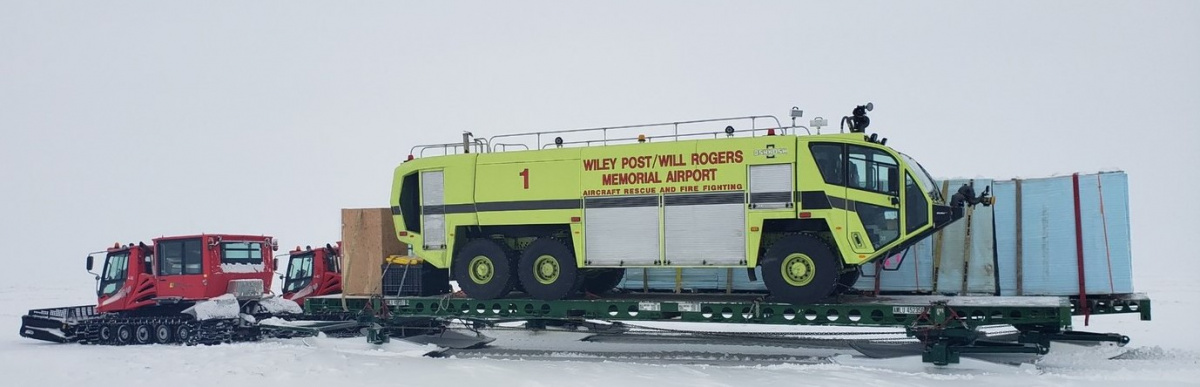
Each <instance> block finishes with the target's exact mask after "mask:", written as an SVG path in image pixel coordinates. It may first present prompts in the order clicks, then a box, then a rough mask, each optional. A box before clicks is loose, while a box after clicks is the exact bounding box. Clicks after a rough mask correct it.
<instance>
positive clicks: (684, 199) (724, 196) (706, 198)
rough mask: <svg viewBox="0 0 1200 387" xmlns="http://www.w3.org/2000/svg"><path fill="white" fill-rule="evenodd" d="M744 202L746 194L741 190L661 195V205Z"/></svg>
mask: <svg viewBox="0 0 1200 387" xmlns="http://www.w3.org/2000/svg"><path fill="white" fill-rule="evenodd" d="M745 202H746V194H744V193H742V192H721V193H701V194H681V195H663V205H666V206H698V205H705V204H742V203H745Z"/></svg>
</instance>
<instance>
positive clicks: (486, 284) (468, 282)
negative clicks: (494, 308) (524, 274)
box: [451, 239, 517, 300]
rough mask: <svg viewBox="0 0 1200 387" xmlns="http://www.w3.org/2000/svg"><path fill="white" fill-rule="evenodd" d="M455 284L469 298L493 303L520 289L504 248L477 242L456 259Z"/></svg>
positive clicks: (467, 245) (469, 243)
mask: <svg viewBox="0 0 1200 387" xmlns="http://www.w3.org/2000/svg"><path fill="white" fill-rule="evenodd" d="M451 266H453V269H452V270H453V272H454V280H456V281H458V286H459V287H460V288H462V291H463V293H466V294H467V297H471V298H477V299H481V300H491V299H496V298H500V297H504V296H506V295H508V293H509V292H511V291H512V290H513V286H514V285H516V281H517V279H516V276H515V275H513V272H512V267H513V266H512V264H511V263H510V262H509V259H508V256H507V254H505V251H504V248H502V247H500V245H498V244H496V242H493V241H491V240H488V239H475V240H472V241H470V242H467V244H466V245H464V246H463V247H462V249H460V250H459V251H458V253H457V254H455V255H454V262H453V263H451Z"/></svg>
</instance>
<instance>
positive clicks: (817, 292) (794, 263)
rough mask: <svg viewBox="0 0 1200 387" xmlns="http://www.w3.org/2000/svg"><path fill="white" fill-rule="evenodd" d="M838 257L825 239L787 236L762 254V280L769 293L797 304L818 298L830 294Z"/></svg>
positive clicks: (835, 282) (838, 271)
mask: <svg viewBox="0 0 1200 387" xmlns="http://www.w3.org/2000/svg"><path fill="white" fill-rule="evenodd" d="M841 266H842V265H841V260H840V259H838V257H837V255H835V254H834V252H833V249H832V248H830V246H829V245H828V244H826V243H825V241H823V240H821V239H820V238H817V237H816V236H814V235H809V234H800V235H789V236H786V237H783V238H782V239H780V240H779V241H777V242H775V244H774V245H771V247H770V248H768V249H767V252H766V254H763V259H762V275H763V283H764V284H766V285H767V290H768V291H770V292H771V296H772V297H774V298H777V299H779V300H781V301H784V302H791V303H796V304H803V303H812V302H817V301H820V300H821V299H824V298H825V297H827V296H829V295H830V294H831V293H833V292H834V291H835V290H836V288H837V286H838V278H839V276H840V274H841Z"/></svg>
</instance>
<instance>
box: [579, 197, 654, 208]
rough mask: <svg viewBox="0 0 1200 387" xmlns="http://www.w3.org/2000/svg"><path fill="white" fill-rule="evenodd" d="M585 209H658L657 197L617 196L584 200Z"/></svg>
mask: <svg viewBox="0 0 1200 387" xmlns="http://www.w3.org/2000/svg"><path fill="white" fill-rule="evenodd" d="M584 205H585V206H587V208H628V207H658V196H617V197H594V198H587V199H584Z"/></svg>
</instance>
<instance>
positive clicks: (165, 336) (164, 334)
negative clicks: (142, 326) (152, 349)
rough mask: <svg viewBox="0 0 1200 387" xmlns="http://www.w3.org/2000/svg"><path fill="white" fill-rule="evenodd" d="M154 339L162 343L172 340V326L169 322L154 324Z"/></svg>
mask: <svg viewBox="0 0 1200 387" xmlns="http://www.w3.org/2000/svg"><path fill="white" fill-rule="evenodd" d="M154 340H155V341H157V342H158V343H160V344H166V343H170V342H171V326H170V325H167V324H158V325H155V326H154Z"/></svg>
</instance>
